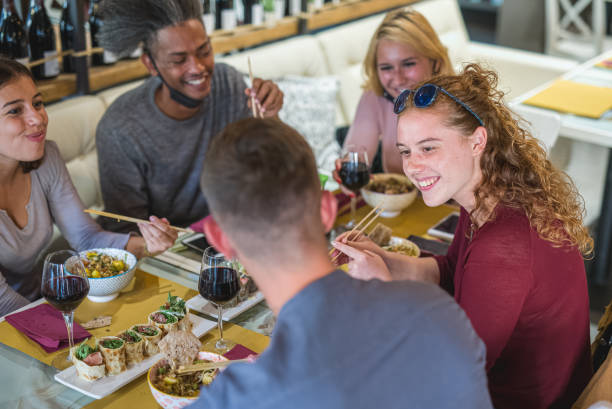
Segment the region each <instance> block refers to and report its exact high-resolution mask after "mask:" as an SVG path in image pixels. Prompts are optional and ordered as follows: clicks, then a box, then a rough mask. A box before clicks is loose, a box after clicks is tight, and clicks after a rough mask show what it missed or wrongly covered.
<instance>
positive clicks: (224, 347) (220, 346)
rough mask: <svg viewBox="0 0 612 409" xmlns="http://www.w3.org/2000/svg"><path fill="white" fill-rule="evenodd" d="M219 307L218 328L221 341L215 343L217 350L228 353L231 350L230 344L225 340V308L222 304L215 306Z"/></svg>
mask: <svg viewBox="0 0 612 409" xmlns="http://www.w3.org/2000/svg"><path fill="white" fill-rule="evenodd" d="M215 305H216V306H217V328H219V339H218V340H217V342H216V343H215V348H217V349H218V350H221V351H227V350H228V349H229V346H228V343H227V341H226V340H225V339H223V306H222V305H221V304H215Z"/></svg>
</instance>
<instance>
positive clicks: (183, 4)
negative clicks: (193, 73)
mask: <svg viewBox="0 0 612 409" xmlns="http://www.w3.org/2000/svg"><path fill="white" fill-rule="evenodd" d="M100 15H101V16H102V18H103V19H104V25H103V26H102V28H101V30H100V32H99V34H98V41H99V43H100V45H101V46H102V47H103V48H105V49H107V50H109V51H111V52H113V53H115V54H118V55H119V56H126V55H129V54H131V53H132V52H133V51H134V50H135V49H136V48H138V47H139V46H140V45H141V44H142V45H143V46H144V49H145V51H148V52H150V51H152V48H153V47H154V46H155V42H156V39H157V32H158V31H159V30H162V29H164V28H166V27H172V26H176V25H179V24H181V23H183V22H185V21H187V20H192V19H196V20H200V21H201V20H202V4H201V3H200V0H102V2H101V3H100Z"/></svg>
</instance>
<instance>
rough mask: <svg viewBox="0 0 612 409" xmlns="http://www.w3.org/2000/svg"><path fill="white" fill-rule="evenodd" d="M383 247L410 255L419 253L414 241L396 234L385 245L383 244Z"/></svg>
mask: <svg viewBox="0 0 612 409" xmlns="http://www.w3.org/2000/svg"><path fill="white" fill-rule="evenodd" d="M383 249H385V250H387V251H391V252H393V253H400V254H403V255H405V256H410V257H419V256H420V255H421V249H419V246H417V245H416V244H415V243H414V242H412V241H410V240H408V239H402V238H401V237H396V236H392V237H391V238H390V239H389V242H388V243H387V245H386V246H383Z"/></svg>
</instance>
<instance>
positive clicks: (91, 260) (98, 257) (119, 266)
mask: <svg viewBox="0 0 612 409" xmlns="http://www.w3.org/2000/svg"><path fill="white" fill-rule="evenodd" d="M80 255H81V259H82V260H83V264H84V265H85V272H86V273H87V277H88V278H89V294H88V295H87V298H89V299H90V300H91V301H94V302H107V301H110V300H114V299H115V298H117V296H118V295H119V292H120V291H121V290H122V289H123V288H125V287H126V286H127V285H128V284H129V283H130V281H132V278H134V273H135V272H136V270H135V269H134V267H135V266H136V261H137V260H136V256H134V255H133V254H132V253H130V252H128V251H125V250H122V249H112V248H97V249H91V250H86V251H82V252H81V253H80Z"/></svg>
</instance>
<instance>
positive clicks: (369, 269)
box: [333, 241, 392, 281]
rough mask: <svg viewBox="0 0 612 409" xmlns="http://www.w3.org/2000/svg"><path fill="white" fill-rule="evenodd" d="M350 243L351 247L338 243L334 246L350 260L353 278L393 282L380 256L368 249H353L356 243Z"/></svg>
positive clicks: (350, 271)
mask: <svg viewBox="0 0 612 409" xmlns="http://www.w3.org/2000/svg"><path fill="white" fill-rule="evenodd" d="M350 243H351V245H349V244H345V243H340V242H338V241H336V242H334V243H333V245H334V247H335V248H336V249H338V250H340V251H341V252H342V253H344V254H345V255H346V256H348V257H349V258H350V261H349V265H348V267H349V268H348V274H349V275H350V276H351V277H353V278H357V279H359V280H365V281H368V280H372V279H375V278H377V279H379V280H381V281H391V280H392V277H391V273H390V272H389V269H388V268H387V265H386V264H385V262H384V260H383V259H382V257H381V256H380V255H378V254H376V253H374V252H372V251H370V250H367V249H358V248H356V247H353V246H352V244H354V243H356V242H350Z"/></svg>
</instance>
